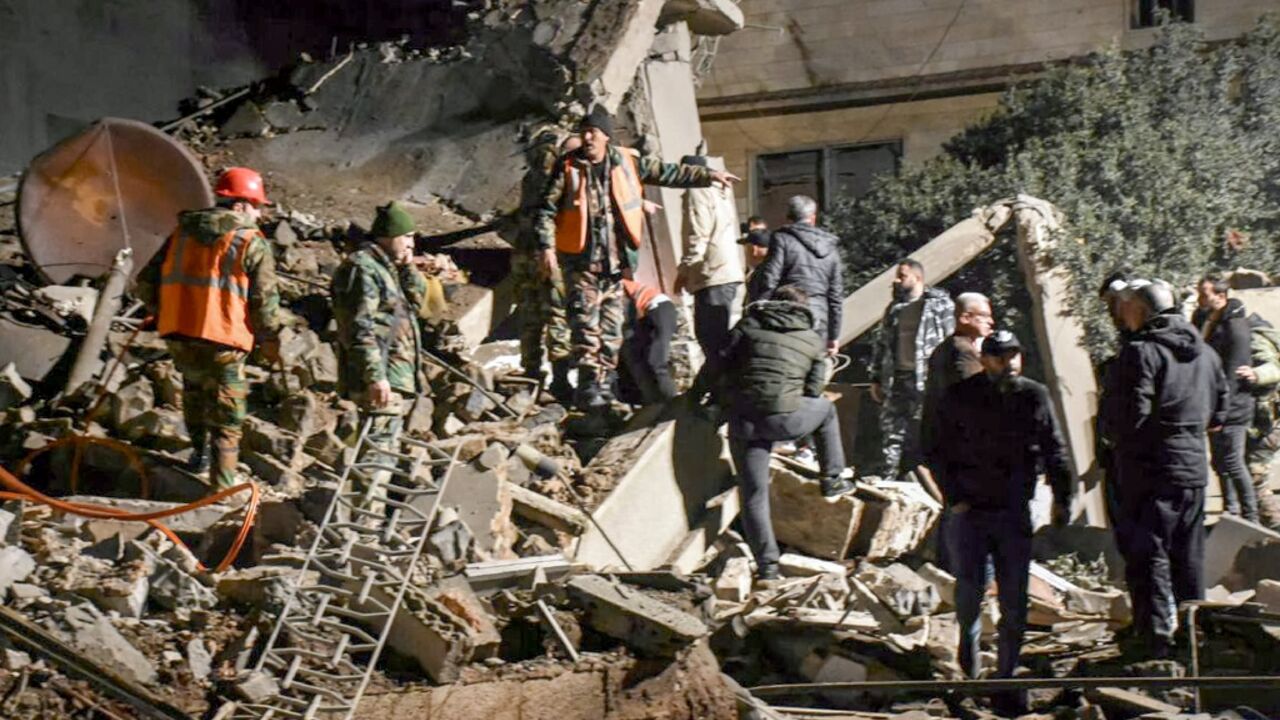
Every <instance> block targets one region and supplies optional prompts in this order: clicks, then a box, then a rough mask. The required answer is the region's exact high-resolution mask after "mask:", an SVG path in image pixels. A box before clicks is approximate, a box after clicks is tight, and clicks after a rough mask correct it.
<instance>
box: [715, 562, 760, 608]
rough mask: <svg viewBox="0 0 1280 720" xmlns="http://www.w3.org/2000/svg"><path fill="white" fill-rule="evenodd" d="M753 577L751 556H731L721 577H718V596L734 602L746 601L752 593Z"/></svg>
mask: <svg viewBox="0 0 1280 720" xmlns="http://www.w3.org/2000/svg"><path fill="white" fill-rule="evenodd" d="M752 579H753V578H752V573H751V560H750V559H749V558H745V557H736V558H729V561H728V562H727V563H725V566H724V570H723V571H721V573H720V577H718V578H716V585H715V591H716V597H718V598H720V599H721V600H726V601H728V602H732V603H741V602H746V600H747V597H748V596H750V595H751V582H752Z"/></svg>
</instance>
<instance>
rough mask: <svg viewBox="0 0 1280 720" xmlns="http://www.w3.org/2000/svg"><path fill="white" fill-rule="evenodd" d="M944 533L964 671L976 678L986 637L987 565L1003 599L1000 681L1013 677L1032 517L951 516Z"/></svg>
mask: <svg viewBox="0 0 1280 720" xmlns="http://www.w3.org/2000/svg"><path fill="white" fill-rule="evenodd" d="M945 532H947V533H948V535H949V537H948V546H949V549H950V550H951V571H952V573H954V574H955V577H956V620H957V621H958V622H959V624H960V668H961V669H962V670H964V673H965V675H966V676H968V677H977V672H978V669H979V668H980V667H981V664H980V662H979V659H978V652H979V649H980V645H979V642H978V641H979V639H980V637H981V635H982V620H981V612H982V597H983V595H985V594H986V590H987V581H988V578H989V576H990V575H989V571H988V570H987V567H988V563H990V562H992V561H994V565H995V579H996V583H997V585H998V587H999V592H1000V595H999V598H1000V625H999V627H998V630H999V633H1000V640H999V648H1000V660H999V668H998V674H997V677H1002V678H1008V677H1013V671H1014V670H1015V669H1017V667H1018V657H1019V655H1020V654H1021V652H1022V635H1023V633H1024V632H1025V631H1026V628H1027V575H1028V573H1029V572H1030V570H1031V514H1030V512H1029V511H1028V510H1027V509H1026V508H1021V509H1018V510H1012V509H1007V510H982V509H977V508H970V509H968V510H966V511H965V512H960V513H958V512H956V511H955V510H954V509H952V510H949V511H948V513H947V519H946V528H945Z"/></svg>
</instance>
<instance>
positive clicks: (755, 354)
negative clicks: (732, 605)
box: [691, 285, 853, 581]
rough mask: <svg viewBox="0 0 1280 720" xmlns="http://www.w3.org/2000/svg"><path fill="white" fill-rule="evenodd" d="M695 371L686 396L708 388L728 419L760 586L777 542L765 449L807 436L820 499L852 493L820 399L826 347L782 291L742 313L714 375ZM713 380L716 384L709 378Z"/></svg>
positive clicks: (835, 429) (789, 290)
mask: <svg viewBox="0 0 1280 720" xmlns="http://www.w3.org/2000/svg"><path fill="white" fill-rule="evenodd" d="M708 367H711V363H707V364H705V365H704V366H703V371H701V372H699V373H698V377H697V378H696V379H695V381H694V386H693V390H692V391H691V394H692V396H693V398H694V400H695V401H696V400H700V399H701V398H702V397H703V396H704V395H705V394H706V393H707V392H708V391H710V390H712V385H713V383H716V382H720V383H722V384H723V387H722V390H723V392H722V394H721V397H722V398H723V399H724V401H725V405H726V406H727V408H726V409H727V410H728V416H729V447H730V450H731V452H732V453H733V464H734V467H735V468H736V469H737V473H738V484H739V487H740V488H741V492H742V526H743V529H744V530H745V531H746V535H747V544H748V545H750V547H751V552H752V554H754V555H755V558H756V566H757V569H756V574H757V577H758V578H759V579H760V580H766V581H768V580H774V579H777V577H778V557H779V552H778V542H777V540H776V539H775V538H774V535H773V521H772V519H771V518H770V515H769V454H770V453H771V452H773V444H774V443H775V442H782V441H786V440H796V439H798V438H801V437H805V436H807V435H810V434H813V435H814V436H815V439H816V440H817V445H818V460H819V463H820V465H821V468H822V479H821V482H822V494H823V495H825V496H827V497H835V496H837V495H841V494H843V493H846V492H849V491H850V490H852V489H853V483H851V482H850V481H849V480H847V479H845V478H844V477H843V476H844V471H845V463H844V449H843V447H842V445H841V444H840V423H839V421H838V420H837V419H836V409H835V406H834V405H832V404H831V401H830V400H827V399H826V398H824V397H822V388H823V386H824V385H825V384H826V348H825V346H824V344H823V341H822V338H821V337H820V336H819V335H818V333H817V332H815V331H814V330H813V313H812V311H810V310H809V307H808V297H807V296H806V295H805V294H804V291H803V290H800V289H799V288H796V287H794V286H785V285H784V286H783V287H780V288H778V289H777V290H775V291H774V293H773V299H772V300H762V301H760V302H755V303H752V304H751V305H749V306H747V311H746V315H745V316H744V317H743V318H742V320H741V321H740V322H739V323H738V324H737V325H736V326H734V328H733V330H732V331H731V332H730V333H729V340H728V342H727V344H726V345H725V349H724V351H723V353H722V354H721V357H720V363H719V367H722V368H724V371H723V372H721V373H715V372H714V371H708V370H707V368H708ZM714 375H718V376H719V377H714Z"/></svg>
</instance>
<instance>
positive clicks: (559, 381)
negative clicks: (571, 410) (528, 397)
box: [547, 360, 573, 407]
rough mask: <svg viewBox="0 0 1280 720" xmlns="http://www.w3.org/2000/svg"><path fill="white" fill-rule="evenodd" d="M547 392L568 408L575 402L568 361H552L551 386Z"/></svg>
mask: <svg viewBox="0 0 1280 720" xmlns="http://www.w3.org/2000/svg"><path fill="white" fill-rule="evenodd" d="M547 391H548V392H550V393H551V397H553V398H555V399H556V402H558V403H560V404H561V405H564V406H566V407H567V406H568V405H570V404H571V403H572V402H573V385H572V384H571V383H570V382H569V361H568V360H555V361H552V363H551V385H550V387H548V388H547Z"/></svg>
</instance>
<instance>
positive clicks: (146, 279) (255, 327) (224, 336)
mask: <svg viewBox="0 0 1280 720" xmlns="http://www.w3.org/2000/svg"><path fill="white" fill-rule="evenodd" d="M214 192H215V194H216V195H217V196H218V203H217V206H215V207H212V208H208V209H205V210H193V211H189V212H184V213H182V214H181V215H179V216H178V227H177V229H175V230H174V231H173V234H171V235H170V236H169V239H168V240H167V241H165V244H164V245H163V246H162V247H161V248H160V250H159V251H158V252H157V253H156V254H155V256H154V257H153V258H152V259H151V261H150V262H149V263H148V264H147V266H146V267H145V268H143V270H142V272H141V273H140V274H139V276H138V280H137V287H136V295H137V296H138V298H139V299H140V300H142V301H143V302H144V303H146V304H147V307H148V308H149V309H150V312H151V315H152V317H153V318H155V321H156V330H157V332H158V333H159V334H160V336H161V337H163V338H164V339H165V340H166V341H167V344H168V346H169V353H170V354H171V355H172V356H173V362H174V365H176V366H177V369H178V371H179V372H181V373H182V415H183V418H184V420H185V421H186V424H187V433H188V435H190V437H191V444H192V454H191V457H190V459H189V460H188V462H187V469H188V470H190V471H192V472H196V473H203V472H206V471H210V470H211V473H210V479H211V480H212V482H213V484H214V485H215V486H216V487H219V488H225V487H229V486H231V485H234V484H235V483H236V466H237V464H238V462H239V459H240V437H241V430H240V426H241V424H242V423H243V422H244V417H245V413H246V410H247V407H246V398H247V397H248V395H249V384H248V381H247V379H246V378H245V372H244V364H245V359H246V358H247V357H248V356H249V353H250V352H251V351H252V350H253V348H254V346H255V345H257V346H258V347H259V349H260V351H261V353H262V357H263V359H264V360H266V361H267V362H269V363H271V364H276V363H278V362H279V361H280V342H279V338H278V331H279V329H280V317H279V309H280V295H279V293H278V292H277V290H276V272H275V259H274V258H273V257H272V254H271V247H270V246H269V245H268V244H267V239H266V238H265V237H264V236H263V235H262V231H260V230H259V229H258V220H259V219H260V218H261V216H262V207H263V206H264V205H267V204H268V203H267V195H266V192H265V191H264V189H263V187H262V176H261V175H259V174H258V173H257V172H255V171H253V170H250V169H248V168H230V169H228V170H227V171H226V172H224V173H222V175H221V176H220V177H219V178H218V183H217V187H216V189H215V190H214ZM211 446H212V447H211ZM211 450H212V453H211ZM211 454H212V458H211V457H210V456H211Z"/></svg>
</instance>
